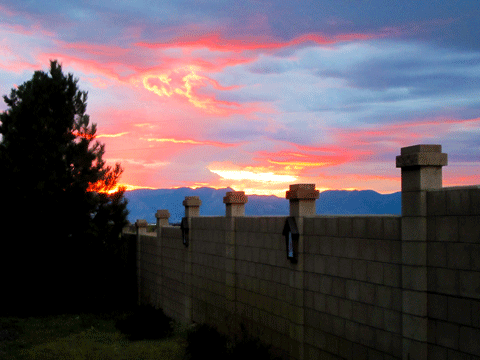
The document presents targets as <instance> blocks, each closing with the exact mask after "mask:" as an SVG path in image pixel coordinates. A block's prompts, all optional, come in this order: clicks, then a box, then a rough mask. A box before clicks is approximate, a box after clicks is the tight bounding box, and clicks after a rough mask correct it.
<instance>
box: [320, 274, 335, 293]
mask: <svg viewBox="0 0 480 360" xmlns="http://www.w3.org/2000/svg"><path fill="white" fill-rule="evenodd" d="M332 282H333V278H332V277H331V276H327V275H323V276H321V277H320V292H321V293H323V294H328V295H330V294H331V293H332Z"/></svg>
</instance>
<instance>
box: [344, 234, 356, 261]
mask: <svg viewBox="0 0 480 360" xmlns="http://www.w3.org/2000/svg"><path fill="white" fill-rule="evenodd" d="M344 241H345V257H348V258H350V259H358V258H359V255H358V246H359V245H358V244H359V239H354V238H346V239H344Z"/></svg>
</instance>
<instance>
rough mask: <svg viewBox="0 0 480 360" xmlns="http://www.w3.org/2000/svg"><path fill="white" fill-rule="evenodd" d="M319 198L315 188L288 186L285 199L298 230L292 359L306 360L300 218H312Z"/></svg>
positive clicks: (293, 275) (291, 288)
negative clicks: (288, 203)
mask: <svg viewBox="0 0 480 360" xmlns="http://www.w3.org/2000/svg"><path fill="white" fill-rule="evenodd" d="M318 197H319V192H318V190H315V184H295V185H290V190H289V191H287V192H286V198H287V199H288V200H289V201H290V216H291V217H294V218H295V223H296V225H297V228H298V233H299V238H298V254H297V262H296V263H290V270H291V271H290V279H289V289H288V291H291V292H292V293H293V296H292V297H291V299H292V300H291V303H290V304H289V307H290V312H289V313H290V338H291V339H292V340H293V341H292V343H291V345H290V354H291V357H293V358H296V359H299V360H302V359H304V358H305V308H304V296H305V293H304V289H305V286H304V250H303V249H304V245H303V217H304V216H310V215H315V214H316V210H315V201H316V199H318Z"/></svg>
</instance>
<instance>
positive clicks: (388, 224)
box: [383, 216, 402, 240]
mask: <svg viewBox="0 0 480 360" xmlns="http://www.w3.org/2000/svg"><path fill="white" fill-rule="evenodd" d="M401 219H402V218H401V217H400V216H391V217H390V216H389V217H384V218H383V239H387V240H401V232H400V231H401Z"/></svg>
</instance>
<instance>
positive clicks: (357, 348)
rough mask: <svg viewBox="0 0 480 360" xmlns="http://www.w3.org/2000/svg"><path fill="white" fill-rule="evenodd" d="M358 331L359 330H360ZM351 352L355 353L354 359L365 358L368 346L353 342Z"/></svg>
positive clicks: (365, 359)
mask: <svg viewBox="0 0 480 360" xmlns="http://www.w3.org/2000/svg"><path fill="white" fill-rule="evenodd" d="M358 332H360V330H359V331H358ZM352 354H353V355H355V358H354V359H355V360H367V359H368V348H367V347H366V346H364V345H361V344H353V345H352Z"/></svg>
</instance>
